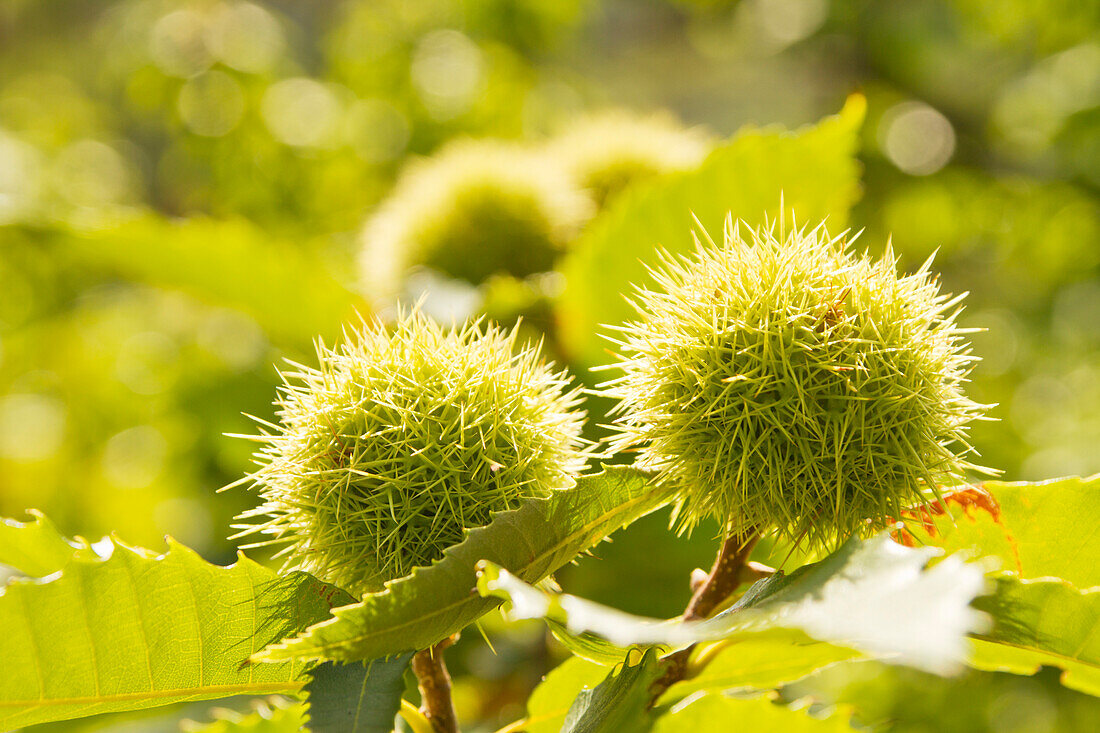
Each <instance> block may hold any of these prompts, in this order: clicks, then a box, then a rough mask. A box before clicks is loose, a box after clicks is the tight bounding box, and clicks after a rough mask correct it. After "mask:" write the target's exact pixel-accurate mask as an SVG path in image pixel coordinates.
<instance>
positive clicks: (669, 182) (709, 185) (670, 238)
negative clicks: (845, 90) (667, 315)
mask: <svg viewBox="0 0 1100 733" xmlns="http://www.w3.org/2000/svg"><path fill="white" fill-rule="evenodd" d="M865 107H866V103H865V102H864V100H863V98H862V97H859V96H855V97H852V98H851V99H850V100H849V102H848V104H847V105H845V107H844V110H843V111H842V112H841V113H840V115H839V116H835V117H830V118H827V119H825V120H823V121H822V122H820V123H819V124H817V125H815V126H811V127H806V128H803V129H801V130H798V131H796V132H793V133H792V132H788V131H785V130H782V129H777V128H765V129H762V130H759V129H753V128H748V129H745V130H743V131H741V132H740V133H738V134H737V135H736V136H734V138H733V139H732V140H731V141H730V142H729V143H727V144H726V145H724V146H721V147H719V148H717V149H716V150H714V151H713V152H712V153H711V154H710V156H709V157H708V158H707V159H706V161H704V163H703V164H702V166H700V168H699V169H698V170H695V171H691V172H686V173H681V174H676V175H670V176H666V177H663V178H660V179H657V180H655V181H654V182H652V183H650V184H648V185H646V184H642V185H639V186H638V187H636V188H634V189H630V190H628V191H626V192H624V194H623V195H622V196H621V197H619V198H618V199H617V200H616V201H615V202H614V203H613V204H612V205H611V206H610V208H609V209H608V210H607V211H605V212H604V213H603V214H601V215H600V216H599V217H598V218H597V219H596V220H595V221H593V222H592V223H591V224H590V225H589V226H588V228H587V229H586V230H585V232H584V233H583V234H582V235H581V236H580V238H579V239H578V241H577V242H576V243H575V244H574V246H573V250H572V253H571V255H570V256H569V257H568V258H567V259H566V261H565V264H564V265H563V266H562V271H563V273H564V275H565V278H566V288H565V292H564V293H563V294H562V296H561V298H560V300H559V304H558V305H559V308H558V316H559V326H560V333H561V337H562V341H563V344H564V346H565V347H566V349H567V350H568V351H569V352H570V356H571V357H572V358H573V360H574V361H576V362H578V363H582V364H587V365H595V364H603V363H606V362H607V361H608V357H607V355H606V353H605V348H606V346H607V343H606V342H605V341H604V340H603V339H602V338H601V336H600V334H601V333H604V331H601V326H603V325H605V324H618V323H622V322H623V321H625V320H628V319H629V318H630V317H631V316H632V315H633V312H632V310H631V307H630V305H629V304H628V303H627V302H626V300H625V298H624V297H623V296H624V295H625V294H629V293H630V291H631V288H632V287H633V286H639V285H647V284H651V283H652V279H651V278H650V276H649V275H648V274H647V272H646V266H647V265H651V264H653V263H654V262H655V260H656V253H657V249H658V248H663V249H665V250H668V251H669V252H671V253H674V254H683V253H687V252H689V251H690V250H691V249H692V247H693V246H694V245H693V241H692V237H691V232H692V228H693V219H692V216H693V215H694V216H696V217H698V219H699V222H700V223H702V225H703V226H704V227H705V228H706V229H707V231H709V232H710V233H711V234H714V235H717V234H720V233H721V232H722V222H723V221H724V219H725V217H726V215H727V213H732V214H733V216H734V217H735V218H739V219H744V220H745V221H746V222H747V223H748V224H750V225H753V226H755V225H757V224H761V223H763V220H764V217H765V216H770V217H771V218H772V219H774V218H776V217H777V216H778V215H779V214H780V208H779V207H780V200H781V198H782V201H783V206H784V208H785V209H786V211H784V212H783V213H784V215H785V216H788V217H789V216H790V212H791V211H792V210H793V211H794V214H795V216H796V217H797V221H800V222H810V223H817V222H819V221H821V220H822V219H823V218H825V217H828V223H829V228H830V231H836V232H839V231H840V230H842V229H843V228H844V226H845V223H846V222H847V219H848V211H849V209H850V208H851V206H852V204H854V203H855V201H856V199H857V198H858V197H859V174H860V165H859V163H858V162H857V160H856V158H855V154H856V150H857V148H858V133H859V128H860V125H861V124H862V122H863V115H864V109H865Z"/></svg>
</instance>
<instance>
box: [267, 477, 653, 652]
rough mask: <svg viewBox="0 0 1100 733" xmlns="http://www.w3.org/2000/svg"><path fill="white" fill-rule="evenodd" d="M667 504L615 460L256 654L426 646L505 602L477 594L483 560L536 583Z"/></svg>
mask: <svg viewBox="0 0 1100 733" xmlns="http://www.w3.org/2000/svg"><path fill="white" fill-rule="evenodd" d="M668 500H669V492H668V489H667V488H665V487H660V486H657V485H655V484H653V483H651V481H650V476H649V475H648V474H646V473H643V472H641V471H638V470H636V469H633V468H625V467H615V466H609V467H607V468H605V469H604V471H603V472H602V473H599V474H595V475H590V476H582V477H580V478H579V479H577V485H576V486H575V487H573V488H571V489H566V490H562V491H557V492H554V493H553V495H552V496H550V498H548V499H535V500H531V501H528V502H526V503H524V505H523V506H521V507H520V508H519V509H516V510H514V511H510V512H503V513H501V514H498V515H497V516H496V517H495V518H494V519H493V521H492V522H490V523H489V524H488V525H486V526H485V527H481V528H478V529H474V530H471V531H470V532H469V533H468V534H467V536H466V539H465V540H464V541H463V542H461V543H460V544H458V545H455V546H454V547H451V548H449V549H448V550H447V551H445V552H444V555H443V559H441V560H440V561H438V562H437V563H435V564H434V565H432V566H430V567H426V568H418V569H416V570H414V571H413V572H412V574H411V575H409V576H408V577H405V578H401V579H399V580H395V581H392V582H390V583H389V584H388V586H387V588H386V589H385V590H384V591H381V592H378V593H372V594H369V595H367V596H366V597H365V598H364V599H363V601H362V602H360V603H356V604H354V605H351V606H346V607H344V608H338V609H336V610H335V611H334V612H333V615H334V616H335V618H333V619H331V620H329V621H325V622H324V623H321V624H318V625H316V626H313V627H311V628H309V629H308V630H306V632H305V633H303V634H302V635H300V636H298V637H297V638H294V639H289V640H287V641H285V642H283V643H281V644H275V645H273V646H270V647H268V648H267V649H265V650H264V651H263V652H262V653H260V654H257V655H256V656H255V657H254V658H255V659H257V660H261V661H285V660H288V659H318V660H324V659H336V660H341V661H355V660H359V659H377V658H381V657H386V656H390V655H393V654H400V653H403V652H406V651H415V650H419V649H426V648H428V647H429V646H431V645H432V644H434V643H436V642H437V641H439V640H440V639H443V638H444V637H447V636H450V635H451V634H453V633H455V632H457V631H459V630H461V629H462V628H464V627H465V626H467V625H468V624H470V623H472V622H473V621H475V620H477V619H478V618H479V617H480V616H482V615H483V614H484V613H486V612H487V611H489V610H490V609H492V608H494V607H495V606H497V605H499V603H500V601H499V600H497V599H494V598H482V597H480V596H478V595H477V592H476V590H475V588H476V585H477V575H476V573H475V570H474V567H475V565H476V564H477V562H478V561H479V560H481V559H483V558H488V559H490V560H492V561H493V562H495V563H497V564H499V565H501V566H503V567H506V568H509V569H510V570H511V571H512V572H514V573H515V574H516V575H518V576H519V577H521V578H523V579H524V580H528V581H531V582H534V581H537V580H540V579H541V578H544V577H546V576H547V575H549V574H550V573H552V572H554V571H555V570H557V569H558V568H560V567H561V566H562V565H564V564H566V563H567V562H569V561H570V560H572V559H573V558H574V557H576V555H577V554H578V553H580V552H582V551H584V550H587V549H588V548H590V547H592V546H593V545H595V544H596V543H598V542H600V541H601V540H602V539H604V538H605V537H606V536H607V535H609V534H611V533H612V532H614V531H615V530H617V529H619V528H621V527H623V526H625V525H627V524H629V523H630V522H632V521H634V520H635V519H638V518H639V517H641V516H644V515H646V514H648V513H649V512H651V511H653V510H655V509H657V508H659V507H661V506H663V505H664V504H666V503H667V502H668Z"/></svg>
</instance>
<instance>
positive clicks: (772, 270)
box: [603, 220, 987, 547]
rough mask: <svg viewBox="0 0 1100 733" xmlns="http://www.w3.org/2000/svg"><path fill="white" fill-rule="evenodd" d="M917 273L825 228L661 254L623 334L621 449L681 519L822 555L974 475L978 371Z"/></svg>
mask: <svg viewBox="0 0 1100 733" xmlns="http://www.w3.org/2000/svg"><path fill="white" fill-rule="evenodd" d="M929 267H930V262H926V263H925V264H924V265H923V266H922V267H921V268H920V269H919V270H917V271H916V272H915V273H914V274H912V275H908V276H899V275H898V273H897V270H896V262H895V258H894V256H893V254H892V251H891V250H890V248H889V246H888V247H887V251H886V255H885V257H884V258H883V259H881V260H878V261H875V260H872V259H871V258H870V257H868V256H867V255H859V256H857V255H855V254H854V253H853V252H852V251H851V248H850V244H849V243H848V242H846V241H845V240H844V239H843V238H842V237H841V238H830V237H829V235H828V234H827V232H826V230H825V228H824V226H823V225H822V226H819V227H817V228H815V229H812V230H806V229H800V230H795V231H791V232H789V233H787V232H784V231H783V230H782V229H781V230H780V231H779V233H778V236H776V235H775V230H774V227H771V228H766V229H761V230H757V231H754V232H752V234H751V236H749V237H748V238H742V235H741V231H740V228H739V227H735V226H733V224H732V222H730V221H729V220H727V223H726V227H725V238H724V242H723V245H722V246H716V245H715V244H714V243H713V242H710V241H709V240H708V243H707V244H706V245H702V244H700V243H699V241H698V238H696V251H695V253H694V255H692V256H690V257H686V258H679V259H676V258H672V257H670V256H664V257H663V258H662V262H661V266H660V267H659V268H658V269H657V270H655V271H654V272H653V275H654V278H655V280H656V287H655V288H654V289H641V290H639V291H638V293H637V297H636V299H635V306H636V309H637V311H638V313H639V316H640V317H639V319H638V320H637V321H635V322H632V323H628V324H626V325H625V326H623V327H620V334H621V337H620V338H618V339H615V340H616V341H617V342H618V344H619V346H620V347H621V348H620V356H619V361H618V364H617V367H618V368H619V369H621V370H622V375H621V376H619V377H618V378H616V379H614V380H612V381H610V382H608V383H607V384H605V385H603V387H604V390H605V394H607V395H609V396H612V397H615V398H618V399H619V400H620V403H619V405H618V413H617V434H616V436H615V438H614V439H613V441H612V444H613V447H614V448H615V449H617V450H625V449H631V448H638V449H639V450H640V453H639V455H638V458H637V460H638V462H639V463H641V464H642V465H645V466H648V467H651V468H654V469H658V470H659V471H660V472H661V473H662V474H663V476H664V477H665V478H666V480H669V481H672V482H674V483H675V484H676V485H677V486H678V487H679V491H680V495H679V504H678V508H677V520H678V522H679V524H680V526H681V527H682V528H690V527H691V526H692V525H694V524H695V523H696V522H697V521H698V520H699V519H700V518H702V517H704V516H706V515H708V514H709V515H713V516H715V517H716V518H717V519H718V520H719V521H720V522H722V523H724V524H725V525H726V531H727V534H728V535H729V536H735V535H745V536H751V534H752V533H753V532H757V531H769V530H772V529H775V530H777V531H778V532H779V533H780V534H781V535H784V536H786V537H788V538H790V539H792V540H794V541H806V542H808V543H809V544H810V545H811V546H825V547H831V546H835V544H837V543H838V542H839V541H841V540H842V539H843V538H844V537H846V536H847V535H849V534H850V533H852V532H853V531H856V530H857V529H858V528H859V527H861V526H863V525H865V524H870V525H871V526H873V527H881V526H883V525H884V524H886V523H887V522H888V521H891V520H890V518H900V517H901V516H902V510H903V509H904V508H906V507H910V506H914V505H919V504H923V503H925V502H927V501H928V499H929V498H930V497H933V496H936V495H937V491H938V488H937V487H938V486H940V485H942V484H944V483H950V482H953V481H956V480H959V479H960V477H961V475H962V473H963V472H965V471H967V470H982V469H979V467H977V466H975V465H973V464H972V463H970V461H969V460H967V456H969V455H971V454H972V453H973V449H972V448H971V447H970V446H969V445H968V443H967V424H968V423H969V422H970V421H972V420H974V419H975V418H978V417H980V416H981V415H982V414H983V412H984V411H985V410H986V409H987V406H983V405H978V404H976V403H974V402H972V401H971V400H969V399H967V398H966V397H965V396H964V394H963V392H962V389H961V387H962V385H963V383H964V382H965V381H966V377H967V374H968V373H969V371H970V369H971V366H972V362H973V361H974V360H975V358H974V357H972V356H970V352H969V349H968V347H967V345H966V343H965V341H964V338H963V337H964V334H965V333H966V331H965V329H960V328H959V327H958V326H957V325H956V316H957V315H958V312H959V307H958V304H959V302H960V301H961V299H962V297H963V296H959V297H957V298H949V297H948V296H947V295H942V294H940V291H939V286H938V283H937V281H936V279H935V278H934V277H933V275H932V274H931V273H930V271H929Z"/></svg>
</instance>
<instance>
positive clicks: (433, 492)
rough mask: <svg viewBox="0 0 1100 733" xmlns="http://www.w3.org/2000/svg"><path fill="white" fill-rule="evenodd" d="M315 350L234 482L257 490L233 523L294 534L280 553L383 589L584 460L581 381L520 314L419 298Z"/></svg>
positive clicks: (292, 563)
mask: <svg viewBox="0 0 1100 733" xmlns="http://www.w3.org/2000/svg"><path fill="white" fill-rule="evenodd" d="M318 356H319V360H320V364H319V366H318V367H317V368H315V369H314V368H310V367H305V366H301V365H294V367H295V368H294V370H293V371H290V372H288V373H285V374H284V375H283V379H284V384H283V386H282V388H281V390H280V397H279V399H278V401H277V405H278V408H279V409H278V416H279V424H277V425H275V424H266V423H265V424H264V425H265V429H263V430H262V434H261V435H259V436H253V439H255V440H258V441H260V442H261V443H262V447H261V448H260V449H259V451H258V452H257V453H256V456H255V457H256V461H257V464H258V468H257V470H256V471H254V472H253V473H252V474H251V475H249V476H247V477H246V478H244V479H242V480H241V482H238V483H246V482H250V483H251V484H253V485H254V487H255V488H256V489H257V490H258V491H259V493H260V495H261V496H262V497H263V499H264V502H263V504H262V505H260V506H259V507H256V508H254V509H251V510H249V511H246V512H245V513H244V514H242V515H241V517H239V519H240V520H243V524H238V525H236V527H238V528H240V529H242V530H243V532H242V533H241V534H242V535H243V534H259V535H261V536H265V537H268V538H269V539H267V540H261V541H260V542H257V543H256V544H285V547H284V548H283V549H282V550H281V554H282V555H284V556H285V566H286V568H287V569H301V570H306V571H308V572H311V573H313V574H315V575H318V576H319V577H321V578H323V579H324V580H326V581H329V582H332V583H335V584H336V585H338V586H340V587H342V588H345V589H347V590H349V591H351V592H353V593H356V594H362V593H364V592H368V591H375V590H378V589H380V588H381V587H382V585H383V583H384V582H385V581H387V580H390V579H392V578H397V577H402V576H404V575H407V574H408V573H409V572H410V571H411V570H412V569H413V568H414V567H417V566H422V565H427V564H430V563H431V562H432V561H434V560H436V559H438V558H439V557H441V556H442V553H443V550H444V549H445V548H447V547H449V546H451V545H454V544H456V543H458V542H460V541H461V540H462V539H463V538H464V534H465V532H466V530H467V529H470V528H473V527H478V526H482V525H484V524H486V523H488V521H489V519H490V517H491V515H492V514H493V513H494V512H498V511H502V510H506V509H512V508H515V507H516V506H517V505H518V504H519V502H520V501H521V500H523V499H525V498H528V497H541V496H546V495H548V494H549V493H550V492H551V491H554V490H555V489H560V488H565V487H567V486H569V485H570V484H571V483H572V481H573V476H574V474H576V473H578V472H579V471H580V470H581V469H582V468H583V467H584V464H585V461H586V458H587V452H586V450H585V448H584V444H583V443H582V441H581V439H580V437H579V436H580V432H581V426H582V422H583V419H584V415H583V413H582V412H580V411H579V410H577V409H576V407H577V404H578V397H579V392H578V391H577V390H576V389H573V388H571V387H570V386H569V378H568V377H567V375H566V374H564V373H563V372H556V371H554V370H553V369H551V368H550V367H549V366H546V365H545V364H544V363H542V362H541V361H540V359H539V352H538V349H537V348H528V347H520V346H518V345H517V343H516V332H515V331H514V330H513V331H503V330H501V329H499V328H497V327H494V326H486V325H483V324H480V323H475V324H472V325H466V326H464V327H462V328H458V329H445V328H443V327H441V326H439V325H437V324H435V323H433V322H432V321H430V320H429V319H428V318H427V317H425V316H423V315H422V314H420V313H419V312H416V311H414V312H412V313H411V314H404V315H400V316H399V317H398V320H397V322H396V323H395V324H394V325H393V326H392V327H391V328H388V329H387V328H386V327H385V326H383V325H381V324H379V323H370V324H367V323H364V324H362V326H361V327H360V328H357V329H352V330H350V331H348V332H346V333H345V339H344V342H343V344H342V345H341V346H339V347H337V348H334V349H331V350H330V349H327V348H325V347H324V346H323V345H322V344H319V345H318Z"/></svg>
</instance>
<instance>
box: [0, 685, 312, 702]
mask: <svg viewBox="0 0 1100 733" xmlns="http://www.w3.org/2000/svg"><path fill="white" fill-rule="evenodd" d="M304 685H305V682H253V683H248V684H233V685H204V686H201V687H174V688H170V689H163V690H146V691H143V692H124V693H119V694H115V695H98V696H90V697H52V698H40V699H35V700H0V708H29V709H33V708H41V707H55V706H60V705H89V704H94V703H109V702H121V701H124V700H146V699H148V700H157V699H162V698H166V697H175V696H181V697H187V696H189V695H207V694H208V693H216V694H215V695H214V696H215V697H222V696H224V695H248V694H267V693H272V692H290V693H294V692H297V691H299V690H300V689H302V687H303V686H304Z"/></svg>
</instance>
